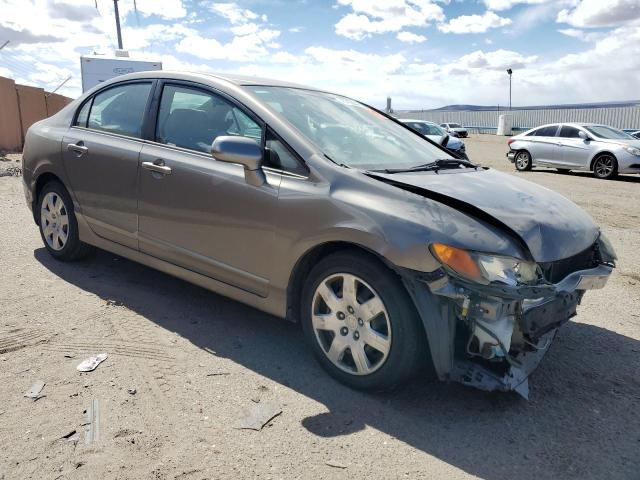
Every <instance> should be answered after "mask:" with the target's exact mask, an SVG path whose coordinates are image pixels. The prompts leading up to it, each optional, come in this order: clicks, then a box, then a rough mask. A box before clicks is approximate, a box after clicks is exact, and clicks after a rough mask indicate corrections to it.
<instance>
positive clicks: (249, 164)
mask: <svg viewBox="0 0 640 480" xmlns="http://www.w3.org/2000/svg"><path fill="white" fill-rule="evenodd" d="M211 155H212V156H213V158H215V159H216V160H218V161H219V162H226V163H239V164H240V165H242V166H243V167H244V179H245V181H246V182H247V183H248V184H249V185H253V186H254V187H261V186H262V185H264V183H265V182H266V177H265V175H264V171H263V170H262V148H261V147H260V145H259V144H258V142H256V141H255V140H254V139H253V138H249V137H236V136H221V137H217V138H216V139H215V140H214V141H213V144H212V145H211Z"/></svg>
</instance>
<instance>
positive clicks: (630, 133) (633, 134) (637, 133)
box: [629, 130, 640, 140]
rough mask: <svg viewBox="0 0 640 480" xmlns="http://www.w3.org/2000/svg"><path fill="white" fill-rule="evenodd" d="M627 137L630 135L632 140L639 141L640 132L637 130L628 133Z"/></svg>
mask: <svg viewBox="0 0 640 480" xmlns="http://www.w3.org/2000/svg"><path fill="white" fill-rule="evenodd" d="M629 135H631V136H632V137H633V138H637V139H639V140H640V130H637V131H635V132H629Z"/></svg>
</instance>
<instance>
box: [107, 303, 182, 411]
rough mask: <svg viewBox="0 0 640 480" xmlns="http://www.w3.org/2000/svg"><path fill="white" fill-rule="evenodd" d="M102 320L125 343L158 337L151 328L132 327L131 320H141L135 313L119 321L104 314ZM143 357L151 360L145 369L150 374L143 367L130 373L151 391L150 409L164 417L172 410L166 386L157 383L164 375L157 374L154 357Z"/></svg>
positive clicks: (170, 360) (147, 340)
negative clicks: (151, 403) (151, 406)
mask: <svg viewBox="0 0 640 480" xmlns="http://www.w3.org/2000/svg"><path fill="white" fill-rule="evenodd" d="M104 320H105V323H106V324H107V325H108V326H109V327H110V328H111V329H112V330H113V331H114V332H116V334H117V336H118V337H119V338H120V339H122V340H123V343H125V339H126V340H127V341H135V342H136V343H140V342H141V341H142V340H144V341H146V342H150V341H152V339H154V338H155V339H158V332H156V331H153V330H152V329H151V328H146V330H147V332H145V333H143V332H142V328H140V326H139V325H133V328H132V324H133V322H135V321H137V322H140V321H143V317H140V316H137V315H136V316H133V317H129V318H126V317H125V318H122V319H120V321H118V322H114V320H113V319H112V318H111V316H105V318H104ZM145 320H146V319H145ZM150 330H152V331H150ZM140 337H143V338H140ZM155 343H156V345H157V343H158V342H157V341H156V342H155ZM144 359H145V360H148V361H149V363H151V362H153V363H152V364H151V365H150V367H152V368H151V369H150V371H149V370H147V372H148V373H151V375H149V374H146V375H145V374H144V370H143V369H135V370H134V371H133V372H132V375H133V376H135V377H137V379H138V380H139V382H140V384H146V385H147V387H148V389H149V390H151V391H152V392H153V399H154V401H153V409H152V410H150V411H153V412H154V413H155V414H156V415H158V414H160V415H161V416H162V417H165V418H166V417H167V415H170V413H171V411H172V405H171V403H172V402H171V400H172V398H171V396H168V395H167V394H166V393H167V391H168V390H167V389H166V388H162V387H161V386H160V385H159V383H158V379H163V378H164V376H163V375H162V374H159V372H158V369H157V367H156V366H157V361H154V360H155V359H153V358H150V356H149V355H147V356H145V357H144ZM173 360H174V359H173V358H171V359H169V360H168V361H169V362H172V363H173ZM163 363H166V362H163Z"/></svg>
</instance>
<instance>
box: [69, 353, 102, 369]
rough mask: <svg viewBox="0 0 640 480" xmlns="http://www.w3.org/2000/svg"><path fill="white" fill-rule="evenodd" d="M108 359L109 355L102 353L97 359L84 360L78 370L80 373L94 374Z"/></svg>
mask: <svg viewBox="0 0 640 480" xmlns="http://www.w3.org/2000/svg"><path fill="white" fill-rule="evenodd" d="M107 357H108V355H107V354H106V353H101V354H100V355H96V356H95V357H89V358H87V359H85V360H83V361H82V362H81V363H80V364H79V365H78V366H77V367H76V368H77V369H78V371H79V372H92V371H94V370H95V369H96V368H97V367H98V365H100V364H101V363H102V362H104V361H105V360H106V359H107Z"/></svg>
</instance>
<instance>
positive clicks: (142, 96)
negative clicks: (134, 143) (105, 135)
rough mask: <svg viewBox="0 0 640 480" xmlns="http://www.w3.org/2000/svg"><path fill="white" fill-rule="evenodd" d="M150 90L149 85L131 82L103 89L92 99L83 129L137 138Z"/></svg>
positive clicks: (139, 133)
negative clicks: (85, 126)
mask: <svg viewBox="0 0 640 480" xmlns="http://www.w3.org/2000/svg"><path fill="white" fill-rule="evenodd" d="M150 91H151V83H131V84H127V85H120V86H118V87H113V88H109V89H108V90H103V91H102V92H100V93H98V94H97V95H96V96H95V97H94V98H93V102H92V105H91V111H90V113H89V120H88V123H87V127H88V128H90V129H92V130H102V131H105V132H110V133H117V134H119V135H126V136H128V137H136V138H140V137H141V136H142V123H143V121H144V114H145V110H146V108H147V99H148V98H149V92H150ZM83 108H84V107H83ZM80 114H82V110H81V111H80ZM78 119H80V115H78Z"/></svg>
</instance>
